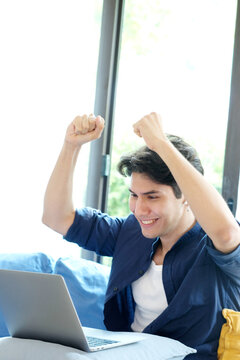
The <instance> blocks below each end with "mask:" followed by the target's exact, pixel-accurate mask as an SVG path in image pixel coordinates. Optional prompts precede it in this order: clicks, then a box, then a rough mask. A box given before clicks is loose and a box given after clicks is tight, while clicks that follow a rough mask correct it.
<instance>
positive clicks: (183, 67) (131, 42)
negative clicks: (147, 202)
mask: <svg viewBox="0 0 240 360" xmlns="http://www.w3.org/2000/svg"><path fill="white" fill-rule="evenodd" d="M236 7H237V1H235V0H234V1H230V2H229V1H226V0H220V1H215V0H205V1H190V0H183V1H181V2H179V1H177V0H167V1H152V2H150V3H148V4H146V2H145V1H144V0H140V1H138V4H137V6H136V3H135V2H134V0H126V3H125V15H124V23H123V34H122V49H121V58H120V65H119V81H118V92H117V99H116V114H115V127H114V140H113V144H114V145H113V154H112V159H113V160H112V172H111V180H110V194H109V203H108V212H109V213H110V214H112V215H119V216H122V215H126V214H127V213H128V199H127V197H128V194H127V186H126V184H125V182H124V179H122V178H121V176H120V175H118V174H117V173H116V170H115V167H116V162H117V161H118V159H119V157H120V155H121V154H122V153H123V152H127V151H129V150H131V148H134V147H136V146H138V145H139V144H143V143H142V142H141V141H139V139H137V138H136V136H134V134H133V131H132V124H133V123H134V122H135V121H137V120H139V119H140V118H141V117H142V116H143V115H145V114H146V113H149V112H151V111H157V112H159V113H160V114H162V116H163V118H164V125H165V130H166V132H168V133H173V134H176V135H180V136H183V137H184V139H185V140H186V141H188V142H190V143H191V144H192V145H194V146H195V147H196V148H197V150H198V152H199V155H200V158H201V159H202V162H203V165H204V168H205V174H206V177H207V178H208V179H209V180H210V182H212V184H213V185H214V186H215V187H216V188H217V189H218V190H219V191H221V185H222V172H223V161H224V151H225V138H226V129H227V120H228V107H229V93H230V81H231V70H232V55H233V44H234V31H235V19H236ZM223 24H224V26H223ZM119 189H120V190H121V191H119Z"/></svg>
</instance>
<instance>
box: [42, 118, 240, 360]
mask: <svg viewBox="0 0 240 360" xmlns="http://www.w3.org/2000/svg"><path fill="white" fill-rule="evenodd" d="M103 128H104V120H103V119H102V118H101V117H100V116H98V117H96V118H95V117H94V116H93V115H90V116H89V117H88V116H86V115H84V116H80V117H77V118H75V119H74V121H73V122H72V123H71V124H70V126H69V127H68V129H67V133H66V137H65V141H64V145H63V148H62V151H61V153H60V156H59V159H58V161H57V164H56V167H55V169H54V171H53V174H52V176H51V178H50V181H49V184H48V187H47V190H46V195H45V202H44V214H43V222H44V223H45V224H46V225H48V226H49V227H51V228H52V229H54V230H55V231H57V232H59V233H61V234H62V235H64V238H65V239H67V240H68V241H72V242H76V243H77V244H79V246H82V247H84V248H86V249H89V250H94V251H96V252H97V253H98V254H100V255H106V256H112V257H113V261H112V270H111V275H110V280H109V285H108V289H107V294H106V301H105V308H104V315H105V325H106V327H107V329H109V330H118V331H144V332H148V333H151V334H157V335H161V336H167V337H171V338H174V339H177V340H179V341H181V342H183V343H184V344H186V345H188V346H192V347H194V348H196V349H197V350H198V353H197V354H194V355H190V356H189V357H188V358H189V359H191V358H193V359H196V360H197V359H202V360H203V359H204V360H207V359H215V360H216V359H217V353H216V352H217V347H218V339H219V336H220V330H221V327H222V324H223V322H224V319H223V317H222V314H221V311H222V309H223V308H231V309H233V310H238V311H239V310H240V305H239V295H240V246H239V244H240V229H239V226H238V224H237V222H236V221H235V219H234V217H233V216H232V214H231V212H230V211H229V209H228V207H227V205H226V203H225V202H224V200H223V199H222V197H221V196H220V195H219V194H218V192H217V191H216V190H215V189H214V188H213V187H212V186H211V185H210V184H209V183H208V182H207V181H206V180H205V178H204V177H203V175H202V172H203V170H202V167H201V163H200V161H199V159H198V158H197V155H196V153H195V152H194V150H193V149H192V148H191V147H190V146H189V145H187V144H186V143H184V142H183V141H182V140H181V139H180V138H177V137H172V138H171V137H170V138H169V137H167V136H166V135H165V134H164V131H163V126H162V120H161V118H160V116H159V115H158V114H156V113H151V114H149V115H147V116H144V117H143V118H142V119H141V120H140V121H138V122H137V123H135V124H134V132H135V133H136V134H137V135H138V136H141V137H143V139H144V141H145V143H146V147H145V148H144V149H140V150H138V151H137V152H136V153H134V154H131V155H129V156H125V157H123V158H122V160H121V161H120V163H119V170H120V172H121V173H122V174H125V175H129V176H131V185H130V189H129V191H130V200H129V205H130V210H131V212H132V214H130V215H129V216H128V217H127V218H124V219H123V218H112V217H110V216H108V215H107V214H102V213H101V212H100V211H97V210H94V209H90V208H85V209H81V210H77V211H75V210H74V207H73V203H72V183H73V174H74V168H75V164H76V161H77V156H78V153H79V150H80V148H81V146H82V145H83V144H85V143H86V142H89V141H92V140H94V139H97V138H99V137H100V136H101V133H102V130H103Z"/></svg>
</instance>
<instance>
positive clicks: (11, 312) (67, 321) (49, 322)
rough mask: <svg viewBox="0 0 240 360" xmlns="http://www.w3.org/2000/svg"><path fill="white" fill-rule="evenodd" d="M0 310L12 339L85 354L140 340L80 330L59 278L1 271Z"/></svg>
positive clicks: (103, 331)
mask: <svg viewBox="0 0 240 360" xmlns="http://www.w3.org/2000/svg"><path fill="white" fill-rule="evenodd" d="M79 301H81V300H80V299H79ZM0 311H1V312H2V314H3V316H4V318H5V321H6V325H7V327H8V331H9V334H10V335H11V336H13V337H18V338H25V339H37V340H43V341H48V342H54V343H59V344H62V345H66V346H71V347H74V348H77V349H80V350H84V351H88V352H90V351H97V350H103V349H107V348H111V347H116V346H121V345H126V344H130V343H133V342H136V341H139V340H141V336H136V335H137V334H134V333H121V332H111V331H106V330H100V329H91V328H85V327H82V325H81V322H80V320H79V318H78V315H77V312H76V310H75V307H74V305H73V302H72V299H71V296H70V294H69V291H68V289H67V286H66V283H65V280H64V278H63V277H62V276H61V275H53V274H43V273H36V272H26V271H17V270H2V269H1V270H0ZM139 335H140V334H139Z"/></svg>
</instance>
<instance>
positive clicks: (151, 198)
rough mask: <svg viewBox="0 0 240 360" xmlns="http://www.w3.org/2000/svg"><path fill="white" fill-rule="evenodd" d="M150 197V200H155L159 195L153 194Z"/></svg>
mask: <svg viewBox="0 0 240 360" xmlns="http://www.w3.org/2000/svg"><path fill="white" fill-rule="evenodd" d="M148 198H149V199H150V200H154V199H157V198H158V197H157V196H152V195H151V196H149V197H148Z"/></svg>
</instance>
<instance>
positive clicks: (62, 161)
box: [42, 115, 104, 235]
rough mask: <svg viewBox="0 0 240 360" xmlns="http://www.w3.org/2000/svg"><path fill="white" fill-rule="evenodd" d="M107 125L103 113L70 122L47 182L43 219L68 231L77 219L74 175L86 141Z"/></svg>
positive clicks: (79, 117) (61, 231)
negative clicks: (73, 195) (73, 197)
mask: <svg viewBox="0 0 240 360" xmlns="http://www.w3.org/2000/svg"><path fill="white" fill-rule="evenodd" d="M103 128H104V120H103V118H101V116H97V117H95V116H93V115H90V116H87V115H83V116H77V117H76V118H75V119H74V120H73V122H72V123H71V124H70V125H69V126H68V128H67V132H66V136H65V140H64V144H63V147H62V150H61V152H60V155H59V157H58V160H57V163H56V165H55V168H54V170H53V172H52V175H51V177H50V180H49V182H48V185H47V189H46V193H45V197H44V210H43V217H42V221H43V223H44V224H45V225H47V226H49V227H50V228H52V229H53V230H55V231H57V232H58V233H60V234H62V235H65V234H66V232H67V230H68V229H69V227H70V225H71V224H72V223H73V220H74V216H75V209H74V206H73V201H72V192H73V176H74V170H75V165H76V162H77V158H78V154H79V151H80V149H81V147H82V145H83V144H85V143H87V142H89V141H93V140H95V139H98V138H99V137H100V136H101V133H102V131H103Z"/></svg>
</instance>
